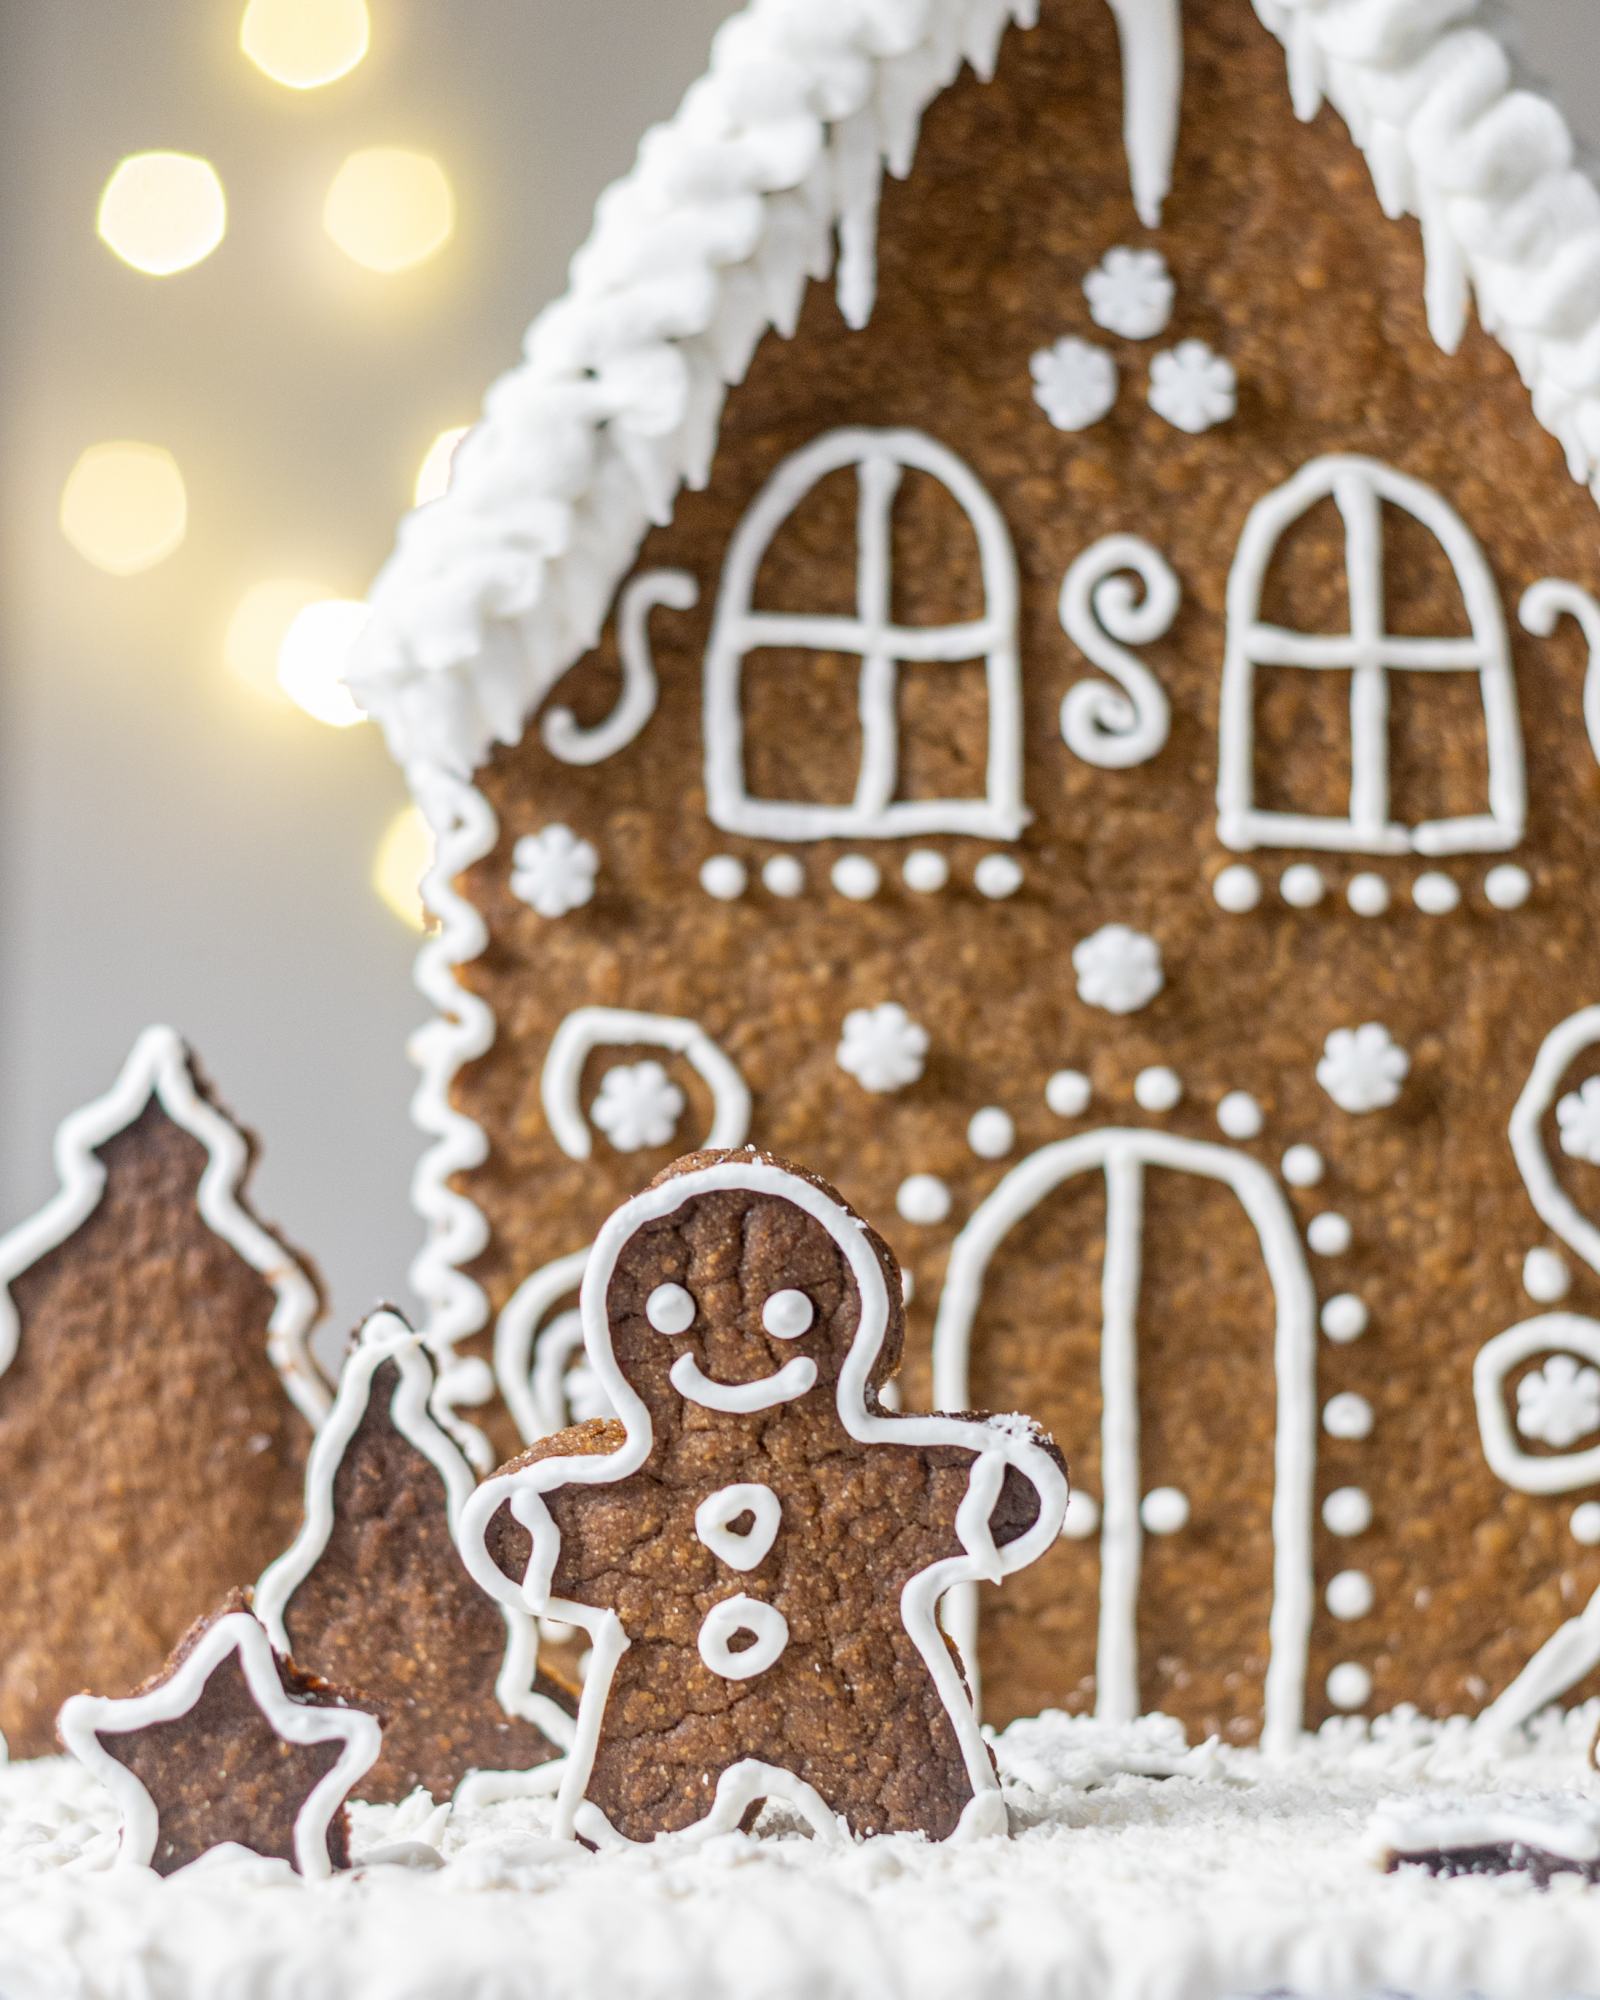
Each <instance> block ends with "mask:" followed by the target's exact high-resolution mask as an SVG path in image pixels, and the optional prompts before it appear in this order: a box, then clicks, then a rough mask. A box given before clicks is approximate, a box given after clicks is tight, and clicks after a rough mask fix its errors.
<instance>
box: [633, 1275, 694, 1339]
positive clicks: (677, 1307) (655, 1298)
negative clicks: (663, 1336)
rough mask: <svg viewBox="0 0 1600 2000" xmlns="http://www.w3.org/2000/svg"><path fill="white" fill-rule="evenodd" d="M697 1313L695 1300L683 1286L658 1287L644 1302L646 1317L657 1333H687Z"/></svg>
mask: <svg viewBox="0 0 1600 2000" xmlns="http://www.w3.org/2000/svg"><path fill="white" fill-rule="evenodd" d="M695 1312H696V1306H695V1302H694V1299H693V1297H692V1296H691V1294H690V1293H689V1292H687V1291H686V1290H685V1289H684V1287H683V1286H682V1285H657V1286H656V1288H655V1290H654V1291H653V1292H652V1293H651V1294H650V1296H649V1298H647V1299H646V1300H645V1302H644V1316H645V1318H646V1319H647V1320H648V1321H649V1322H650V1324H651V1326H653V1327H654V1328H655V1330H656V1332H657V1333H667V1334H677V1333H687V1332H688V1331H689V1329H690V1327H691V1326H693V1325H694V1316H695Z"/></svg>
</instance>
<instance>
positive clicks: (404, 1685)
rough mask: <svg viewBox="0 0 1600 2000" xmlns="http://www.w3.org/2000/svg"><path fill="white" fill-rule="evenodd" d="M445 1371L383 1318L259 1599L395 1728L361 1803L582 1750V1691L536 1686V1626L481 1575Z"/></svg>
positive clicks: (279, 1644)
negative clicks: (439, 1410)
mask: <svg viewBox="0 0 1600 2000" xmlns="http://www.w3.org/2000/svg"><path fill="white" fill-rule="evenodd" d="M434 1389H435V1378H434V1370H433V1363H432V1361H431V1360H430V1359H429V1356H428V1353H427V1350H426V1349H425V1348H424V1346H423V1345H422V1342H421V1340H420V1339H419V1338H418V1337H417V1335H416V1334H414V1333H413V1332H412V1331H411V1329H410V1328H409V1327H408V1326H407V1325H406V1323H405V1321H404V1320H403V1319H401V1318H400V1316H399V1315H398V1314H397V1313H393V1312H387V1311H380V1312H375V1313H373V1314H372V1316H371V1317H370V1318H369V1319H368V1320H367V1322H366V1324H365V1325H364V1326H363V1327H362V1329H361V1332H360V1334H359V1336H358V1337H357V1340H356V1344H355V1346H354V1348H353V1349H352V1351H351V1353H350V1356H349V1358H348V1359H347V1360H346V1362H345V1365H344V1371H343V1373H342V1374H341V1375H340V1377H339V1391H338V1394H337V1396H336V1397H335V1399H334V1405H333V1410H332V1413H331V1414H330V1416H329V1417H328V1420H327V1422H326V1423H325V1424H324V1425H323V1427H322V1429H321V1430H320V1431H319V1432H318V1433H317V1437H316V1441H315V1443H314V1444H313V1445H312V1447H311V1457H310V1461H309V1462H308V1464H307V1466H306V1512H305V1521H304V1524H303V1526H302V1527H301V1530H300V1533H299V1534H298V1535H297V1536H296V1538H295V1541H294V1543H293V1545H292V1547H290V1548H289V1549H287V1550H286V1551H285V1552H284V1554H283V1555H281V1556H280V1557H279V1558H278V1560H277V1561H276V1562H275V1563H273V1564H272V1565H271V1567H270V1568H269V1569H267V1570H266V1572H265V1573H264V1574H263V1576H262V1578H261V1581H260V1583H259V1584H258V1585H257V1586H256V1614H257V1616H258V1617H259V1618H260V1620H261V1622H262V1624H263V1625H265V1627H266V1629H267V1631H268V1633H269V1634H270V1636H271V1639H272V1643H273V1645H274V1646H275V1647H276V1648H277V1649H278V1651H279V1652H280V1653H282V1654H292V1655H293V1656H294V1657H295V1658H296V1659H297V1660H299V1661H300V1662H301V1664H302V1665H303V1666H307V1667H310V1668H313V1669H314V1670H315V1671H316V1672H318V1673H323V1674H326V1675H327V1676H328V1677H329V1678H330V1679H331V1680H336V1681H343V1682H349V1683H351V1684H353V1685H355V1686H358V1687H361V1688H363V1689H364V1690H365V1691H366V1692H367V1693H368V1694H369V1695H371V1696H372V1697H373V1698H374V1699H375V1700H377V1701H378V1702H380V1703H381V1704H382V1706H383V1708H384V1710H385V1712H386V1716H387V1720H386V1722H385V1725H384V1732H383V1754H382V1756H381V1757H380V1758H379V1759H378V1761H377V1763H376V1764H375V1765H373V1767H372V1769H371V1770H370V1771H368V1772H367V1773H366V1774H365V1776H364V1777H363V1779H362V1782H361V1788H360V1789H361V1797H362V1798H364V1799H367V1800H369V1801H371V1802H373V1803H375V1804H380V1805H392V1804H395V1803H397V1802H398V1801H399V1800H401V1799H403V1798H404V1797H405V1796H406V1795H407V1794H408V1793H409V1792H411V1791H414V1790H415V1789H416V1788H417V1786H419V1785H420V1786H422V1787H423V1789H424V1790H426V1791H429V1792H431V1793H433V1795H434V1796H435V1797H436V1798H448V1797H449V1796H450V1795H451V1794H452V1793H453V1792H454V1791H455V1789H456V1787H457V1785H458V1784H460V1783H461V1781H462V1780H463V1779H464V1778H465V1777H466V1776H467V1774H468V1772H469V1771H473V1770H477V1771H479V1772H484V1773H487V1772H494V1773H507V1772H517V1773H526V1772H529V1771H531V1770H532V1769H534V1768H535V1767H537V1766H540V1765H543V1764H546V1763H548V1762H549V1761H550V1760H551V1759H552V1758H555V1757H558V1756H559V1755H560V1754H561V1751H562V1750H563V1749H565V1747H566V1746H567V1744H568V1743H570V1742H571V1740H572V1714H571V1710H572V1707H573V1706H574V1703H575V1691H572V1690H568V1689H565V1688H562V1687H560V1686H559V1685H558V1684H557V1683H555V1682H553V1681H552V1680H550V1679H549V1678H548V1676H546V1675H543V1674H536V1672H535V1667H534V1662H535V1658H536V1654H537V1650H538V1649H537V1643H536V1640H535V1635H534V1629H533V1620H532V1619H531V1618H530V1617H529V1616H528V1614H527V1612H525V1611H522V1610H514V1609H512V1608H511V1607H510V1606H509V1605H497V1604H495V1603H493V1602H492V1601H491V1600H490V1599H489V1598H487V1597H485V1596H484V1594H483V1592H482V1591H481V1590H480V1589H479V1588H478V1586H477V1585H476V1584H475V1583H474V1582H473V1580H472V1578H471V1577H470V1576H469V1575H468V1574H467V1570H466V1567H465V1565H464V1564H463V1562H462V1560H461V1556H460V1553H459V1551H458V1550H457V1548H456V1543H455V1525H454V1524H455V1522H456V1519H457V1517H458V1515H459V1514H460V1511H461V1508H462V1506H463V1505H464V1504H465V1502H466V1500H467V1497H468V1496H469V1495H470V1494H471V1492H472V1490H473V1488H474V1487H475V1486H476V1485H477V1475H476V1474H475V1473H474V1472H473V1470H472V1468H471V1466H470V1465H469V1464H468V1463H467V1461H466V1459H465V1457H464V1456H463V1455H462V1453H461V1452H460V1450H459V1449H458V1448H457V1446H456V1445H455V1443H454V1442H453V1440H452V1439H451V1438H450V1437H449V1436H448V1435H447V1434H446V1432H445V1431H444V1430H443V1429H442V1428H441V1427H440V1425H439V1423H438V1421H437V1420H436V1419H435V1417H434V1416H433V1415H432V1414H431V1410H430V1404H431V1402H432V1399H433V1395H434Z"/></svg>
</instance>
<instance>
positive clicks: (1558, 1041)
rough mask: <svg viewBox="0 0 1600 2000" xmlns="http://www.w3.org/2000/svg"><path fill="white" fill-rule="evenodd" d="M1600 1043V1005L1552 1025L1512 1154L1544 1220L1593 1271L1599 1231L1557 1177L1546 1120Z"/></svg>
mask: <svg viewBox="0 0 1600 2000" xmlns="http://www.w3.org/2000/svg"><path fill="white" fill-rule="evenodd" d="M1596 1044H1600V1006H1596V1007H1584V1008H1582V1009H1580V1011H1579V1012H1578V1013H1576V1014H1572V1015H1569V1016H1568V1018H1567V1019H1566V1020H1565V1021H1563V1022H1561V1023H1560V1025H1559V1026H1558V1027H1555V1028H1553V1029H1551V1031H1550V1033H1549V1034H1548V1035H1547V1036H1546V1037H1545V1040H1544V1044H1543V1046H1542V1047H1541V1048H1540V1050H1539V1054H1538V1056H1537V1058H1536V1059H1535V1061H1534V1065H1533V1070H1532V1073H1531V1074H1530V1076H1529V1078H1528V1081H1527V1083H1526V1085H1525V1086H1524V1088H1523V1092H1522V1095H1521V1096H1520V1097H1519V1098H1518V1099H1517V1103H1516V1108H1515V1109H1514V1110H1513V1112H1512V1114H1511V1152H1512V1156H1513V1157H1514V1159H1515V1160H1516V1163H1517V1171H1518V1172H1519V1173H1520V1174H1521V1175H1522V1180H1523V1185H1524V1186H1525V1187H1526V1188H1527V1190H1528V1198H1529V1199H1530V1200H1531V1201H1532V1203H1533V1205H1534V1208H1535V1209H1536V1210H1537V1211H1538V1214H1539V1219H1540V1220H1541V1221H1542V1222H1543V1223H1544V1224H1545V1225H1546V1226H1547V1227H1548V1228H1550V1229H1552V1230H1553V1231H1554V1232H1555V1234H1556V1235H1557V1236H1559V1237H1560V1238H1561V1240H1562V1242H1563V1243H1565V1244H1566V1245H1567V1247H1568V1248H1569V1249H1571V1250H1576V1251H1577V1253H1578V1255H1579V1256H1580V1257H1581V1258H1582V1259H1583V1261H1584V1262H1585V1263H1586V1264H1587V1265H1589V1267H1590V1268H1591V1269H1592V1270H1595V1271H1600V1229H1597V1228H1596V1226H1595V1225H1594V1223H1592V1222H1591V1221H1590V1220H1589V1219H1588V1217H1587V1216H1586V1215H1585V1214H1584V1213H1583V1211H1582V1210H1581V1209H1580V1208H1579V1207H1578V1205H1577V1203H1576V1202H1575V1201H1574V1200H1573V1199H1572V1197H1571V1195H1569V1194H1568V1193H1567V1191H1566V1189H1565V1188H1564V1187H1563V1186H1562V1185H1561V1183H1560V1181H1559V1180H1558V1179H1557V1177H1556V1172H1555V1168H1554V1167H1553V1166H1552V1164H1551V1161H1550V1155H1549V1153H1548V1152H1547V1151H1546V1148H1545V1142H1544V1122H1545V1119H1546V1118H1547V1117H1548V1116H1549V1114H1550V1110H1551V1107H1552V1106H1553V1105H1554V1104H1555V1102H1556V1096H1557V1093H1558V1092H1559V1090H1560V1088H1561V1084H1562V1081H1563V1079H1564V1078H1565V1076H1566V1074H1567V1072H1568V1070H1569V1069H1571V1067H1572V1065H1573V1064H1574V1063H1575V1062H1576V1061H1577V1060H1578V1058H1579V1056H1581V1055H1584V1054H1586V1053H1587V1052H1588V1051H1589V1050H1590V1049H1592V1048H1594V1047H1595V1046H1596Z"/></svg>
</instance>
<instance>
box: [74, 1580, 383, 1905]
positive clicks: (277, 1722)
mask: <svg viewBox="0 0 1600 2000" xmlns="http://www.w3.org/2000/svg"><path fill="white" fill-rule="evenodd" d="M230 1654H236V1655H237V1656H238V1661H239V1666H240V1668H241V1670H242V1671H243V1674H244V1678H245V1684H246V1686H247V1687H248V1688H249V1690H250V1699H251V1700H252V1701H253V1702H254V1703H255V1705H256V1707H257V1708H258V1709H259V1710H260V1712H261V1714H262V1715H263V1716H264V1717H265V1719H266V1721H267V1723H268V1724H269V1725H270V1727H271V1728H272V1730H273V1732H274V1733H275V1734H276V1735H278V1736H280V1737H281V1738H282V1739H283V1740H284V1742H286V1743H296V1744H300V1745H302V1746H307V1745H311V1744H319V1743H337V1744H339V1745H340V1746H341V1747H340V1750H339V1755H338V1757H337V1758H336V1760H335V1761H334V1763H333V1764H332V1765H331V1766H330V1767H329V1768H328V1770H327V1771H325V1772H324V1773H323V1775H322V1776H321V1777H320V1778H319V1779H318V1780H317V1782H316V1784H315V1785H314V1786H313V1787H312V1789H311V1791H310V1792H309V1793H308V1795H307V1797H306V1801H305V1803H304V1805H302V1806H301V1808H300V1810H299V1812H298V1813H297V1814H296V1815H295V1822H294V1858H295V1866H296V1868H297V1869H298V1870H299V1871H300V1873H301V1874H302V1875H303V1876H305V1877H306V1878H307V1879H308V1880H315V1879H317V1878H318V1877H322V1876H327V1875H330V1874H331V1873H332V1872H333V1864H332V1862H331V1861H330V1860H329V1858H328V1828H329V1827H330V1826H331V1825H332V1824H333V1816H334V1814H335V1813H336V1812H337V1811H338V1810H339V1807H340V1806H341V1805H342V1804H343V1802H344V1800H345V1797H346V1796H347V1794H348V1793H349V1791H350V1789H351V1787H352V1786H353V1785H355V1784H356V1783H357V1781H358V1780H359V1779H360V1778H361V1777H362V1776H363V1775H364V1774H365V1773H366V1772H367V1771H370V1770H371V1768H372V1766H373V1764H374V1763H375V1762H376V1761H377V1757H378V1751H379V1749H380V1748H381V1746H382V1738H383V1732H382V1730H381V1729H380V1727H379V1725H378V1719H377V1717H376V1716H373V1715H365V1714H363V1713H361V1712H360V1711H359V1710H357V1709H353V1708H343V1707H335V1706H331V1705H317V1704H314V1703H311V1702H305V1701H296V1700H294V1699H293V1698H292V1697H291V1696H289V1695H287V1694H285V1693H284V1689H283V1683H282V1682H281V1681H280V1680H279V1678H278V1663H277V1660H276V1659H275V1658H274V1657H273V1651H272V1646H271V1644H270V1642H269V1641H268V1638H267V1635H266V1633H265V1631H264V1630H263V1629H262V1627H261V1626H260V1625H259V1624H258V1623H257V1622H256V1620H255V1619H254V1618H252V1617H251V1616H250V1614H249V1613H248V1612H247V1611H235V1612H230V1613H229V1615H228V1616H227V1617H225V1618H219V1619H218V1620H217V1621H216V1623H215V1624H214V1625H212V1626H210V1627H209V1628H208V1629H207V1630H206V1631H205V1632H203V1633H202V1634H201V1636H200V1639H199V1640H198V1642H197V1643H196V1645H195V1647H194V1649H193V1651H192V1652H191V1653H190V1654H189V1655H188V1657H187V1658H186V1659H185V1660H184V1661H183V1662H182V1664H181V1665H180V1666H179V1667H178V1669H177V1671H176V1672H175V1673H174V1674H173V1675H172V1677H171V1678H170V1679H169V1680H167V1681H164V1682H163V1683H162V1684H161V1686H159V1687H155V1688H151V1689H150V1690H149V1692H148V1693H146V1694H138V1695H130V1696H128V1697H126V1698H125V1699H122V1700H114V1699H112V1698H111V1697H110V1696H107V1695H96V1694H75V1695H73V1696H72V1697H71V1699H70V1700H68V1701H67V1702H65V1703H63V1705H62V1709H61V1714H60V1717H59V1719H58V1721H57V1727H58V1729H59V1730H60V1732H61V1740H62V1742H63V1743H64V1744H65V1745H66V1747H67V1750H68V1752H69V1754H70V1755H72V1756H74V1757H76V1758H77V1760H78V1762H79V1763H80V1764H82V1765H83V1766H84V1767H85V1768H86V1769H87V1770H89V1771H91V1772H92V1773H93V1774H94V1776H95V1777H96V1778H98V1779H99V1780H100V1783H101V1784H102V1785H104V1786H105V1788H106V1790H107V1791H108V1792H110V1794H111V1795H112V1797H113V1798H114V1799H115V1800H116V1802H117V1806H118V1809H119V1810H120V1812H121V1815H122V1842H121V1846H120V1848H119V1849H118V1853H117V1860H118V1862H119V1864H120V1865H122V1866H123V1867H140V1866H146V1867H147V1866H148V1865H149V1863H150V1860H151V1857H152V1856H153V1855H154V1853H155V1849H156V1840H157V1838H158V1837H159V1834H160V1822H159V1819H158V1816H157V1811H156V1802H155V1800H154V1799H153V1798H152V1797H151V1796H150V1794H149V1792H147V1791H146V1790H145V1788H144V1786H143V1785H142V1784H141V1783H140V1781H139V1780H138V1778H136V1777H135V1776H134V1774H133V1772H132V1771H131V1770H129V1768H128V1766H127V1765H126V1764H124V1763H122V1762H120V1761H119V1760H118V1759H117V1758H115V1757H113V1756H112V1754H111V1752H110V1751H109V1750H107V1749H106V1747H105V1745H104V1744H103V1743H102V1742H101V1741H100V1739H101V1737H102V1736H127V1735H131V1734H133V1733H134V1732H135V1731H136V1730H140V1729H148V1728H150V1727H151V1726H152V1724H157V1723H162V1722H175V1721H176V1720H177V1719H178V1718H179V1717H180V1716H184V1715H187V1714H189V1713H190V1711H191V1710H192V1709H193V1708H194V1706H195V1704H196V1703H197V1702H198V1701H199V1699H200V1697H201V1695H202V1694H204V1692H205V1689H206V1683H207V1682H208V1681H209V1680H210V1679H211V1676H212V1675H213V1674H214V1673H215V1672H216V1671H217V1669H218V1667H220V1666H221V1664H222V1662H223V1661H224V1660H225V1659H227V1658H228V1657H229V1655H230Z"/></svg>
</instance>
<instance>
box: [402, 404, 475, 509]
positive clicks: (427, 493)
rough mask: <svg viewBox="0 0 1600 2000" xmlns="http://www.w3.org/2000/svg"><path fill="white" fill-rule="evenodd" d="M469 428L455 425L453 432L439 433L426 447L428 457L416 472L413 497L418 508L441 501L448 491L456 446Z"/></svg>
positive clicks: (466, 425)
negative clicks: (430, 502)
mask: <svg viewBox="0 0 1600 2000" xmlns="http://www.w3.org/2000/svg"><path fill="white" fill-rule="evenodd" d="M471 428H472V426H471V424H457V425H456V427H455V429H454V430H448V431H440V433H439V435H438V436H437V437H436V438H435V439H434V441H433V443H432V444H430V445H429V446H428V455H427V457H426V458H425V459H424V460H423V461H422V464H421V466H420V468H419V469H418V472H417V484H416V489H415V493H414V495H413V497H414V498H415V500H416V503H417V505H418V506H419V507H426V506H427V504H428V502H429V501H430V500H441V499H443V497H444V495H445V493H446V492H447V491H448V490H449V486H450V467H451V464H452V462H453V461H454V459H455V455H456V446H457V445H458V444H460V442H461V440H462V439H463V438H464V437H465V436H466V434H467V432H468V431H470V430H471Z"/></svg>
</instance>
